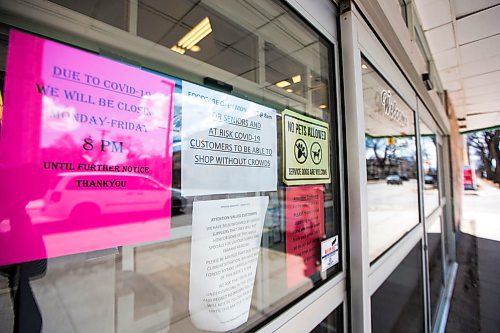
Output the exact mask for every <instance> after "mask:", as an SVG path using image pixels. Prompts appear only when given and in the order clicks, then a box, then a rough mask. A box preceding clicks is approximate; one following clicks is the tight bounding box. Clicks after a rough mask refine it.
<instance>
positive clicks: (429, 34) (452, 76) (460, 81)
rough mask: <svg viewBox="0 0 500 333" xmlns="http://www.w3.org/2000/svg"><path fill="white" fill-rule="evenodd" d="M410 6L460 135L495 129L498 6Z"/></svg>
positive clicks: (463, 1) (476, 2) (499, 105)
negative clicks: (446, 94)
mask: <svg viewBox="0 0 500 333" xmlns="http://www.w3.org/2000/svg"><path fill="white" fill-rule="evenodd" d="M414 2H415V4H416V7H417V11H418V14H419V18H420V19H421V21H422V26H423V28H424V30H425V36H426V38H427V42H428V44H429V48H430V50H431V53H432V57H433V60H434V64H435V65H436V68H437V70H438V72H439V77H440V79H441V82H442V84H443V87H444V89H446V90H447V91H448V96H449V99H450V101H451V103H452V104H453V107H454V109H455V114H456V115H457V117H459V118H464V117H466V116H467V117H466V118H467V120H466V121H464V122H461V124H462V123H465V124H466V125H467V128H466V129H462V131H467V130H471V129H481V128H486V127H491V126H497V125H500V0H414ZM447 5H448V8H447ZM450 14H451V21H450V23H448V20H449V19H450ZM482 113H484V114H485V115H482ZM475 114H481V115H475ZM470 115H474V116H473V117H469V116H470ZM470 119H473V121H472V120H470Z"/></svg>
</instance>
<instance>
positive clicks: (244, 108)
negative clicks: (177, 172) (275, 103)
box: [181, 81, 278, 196]
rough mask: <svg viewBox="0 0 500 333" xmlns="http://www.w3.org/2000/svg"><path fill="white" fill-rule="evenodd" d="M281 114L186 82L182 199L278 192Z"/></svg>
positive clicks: (184, 89) (183, 119)
mask: <svg viewBox="0 0 500 333" xmlns="http://www.w3.org/2000/svg"><path fill="white" fill-rule="evenodd" d="M276 156H277V147H276V111H275V110H273V109H270V108H268V107H265V106H262V105H259V104H256V103H253V102H250V101H247V100H244V99H241V98H238V97H234V96H231V95H228V94H225V93H221V92H218V91H214V90H211V89H208V88H205V87H201V86H198V85H195V84H192V83H189V82H186V81H183V82H182V158H181V166H182V195H184V196H191V195H208V194H221V193H244V192H259V191H276V189H277V177H278V176H277V158H276Z"/></svg>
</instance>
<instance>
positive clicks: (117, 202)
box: [43, 172, 186, 219]
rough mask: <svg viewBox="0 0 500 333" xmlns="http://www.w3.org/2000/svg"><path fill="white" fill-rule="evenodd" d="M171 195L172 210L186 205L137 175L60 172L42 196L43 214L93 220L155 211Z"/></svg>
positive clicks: (176, 195)
mask: <svg viewBox="0 0 500 333" xmlns="http://www.w3.org/2000/svg"><path fill="white" fill-rule="evenodd" d="M170 193H171V196H172V209H173V211H174V212H175V211H180V210H182V209H183V208H184V207H185V205H186V199H185V198H183V197H181V195H180V191H179V190H177V189H172V190H170V189H168V188H167V187H165V186H164V185H162V184H160V183H159V182H158V181H156V180H154V179H151V178H149V177H147V176H143V175H139V174H127V173H119V172H73V173H60V174H58V175H57V176H55V178H54V179H53V181H52V183H51V184H50V188H49V190H48V191H47V193H46V195H45V197H44V208H43V213H44V214H45V215H48V216H51V217H57V218H61V219H65V218H68V217H72V218H82V217H86V218H89V217H96V216H99V215H100V214H110V213H127V212H134V211H135V212H140V211H145V212H148V211H159V210H163V209H166V208H167V206H166V205H167V203H168V199H169V197H170Z"/></svg>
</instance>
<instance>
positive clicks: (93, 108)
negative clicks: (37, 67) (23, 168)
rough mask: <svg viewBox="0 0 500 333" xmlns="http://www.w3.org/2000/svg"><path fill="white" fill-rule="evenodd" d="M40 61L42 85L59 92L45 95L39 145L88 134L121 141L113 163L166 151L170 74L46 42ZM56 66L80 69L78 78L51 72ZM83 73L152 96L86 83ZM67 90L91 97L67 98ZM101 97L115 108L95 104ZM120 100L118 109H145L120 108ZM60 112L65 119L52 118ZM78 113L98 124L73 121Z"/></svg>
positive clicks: (78, 139) (78, 140) (79, 141)
mask: <svg viewBox="0 0 500 333" xmlns="http://www.w3.org/2000/svg"><path fill="white" fill-rule="evenodd" d="M42 64H43V66H42V73H41V80H42V82H43V84H45V85H52V86H54V87H57V88H58V90H59V94H58V96H51V97H49V96H44V97H43V110H42V119H43V122H42V132H41V140H40V141H41V148H50V147H53V148H57V147H54V146H55V145H56V144H57V142H59V141H60V140H64V139H63V138H66V139H67V140H71V139H72V140H73V142H74V144H77V145H78V146H82V145H83V143H84V141H83V140H84V138H88V137H89V136H90V137H92V139H93V140H94V143H95V142H98V141H99V142H100V140H107V141H116V142H123V153H122V154H111V155H112V156H110V160H109V161H108V162H109V163H112V164H119V163H123V162H125V161H126V159H127V154H128V153H129V152H133V153H134V154H136V155H138V156H139V157H141V158H146V157H149V156H154V155H156V156H163V157H164V156H165V155H166V153H167V151H166V147H167V132H168V131H169V130H170V129H169V128H168V124H169V122H170V121H169V119H168V112H169V108H170V103H171V101H170V99H171V96H170V94H169V93H170V86H169V85H168V84H169V83H168V81H167V80H165V79H170V77H166V76H165V75H159V74H158V73H155V72H152V71H149V70H144V69H141V68H136V67H132V66H129V65H124V64H121V63H119V62H116V61H113V60H110V59H106V58H103V57H100V56H96V55H93V54H89V53H87V52H84V51H80V50H77V49H73V48H70V47H66V46H63V45H60V44H57V43H53V42H50V41H45V43H44V52H43V56H42ZM56 66H57V67H61V68H69V69H71V70H74V71H76V72H79V73H80V79H79V80H73V79H68V78H61V77H56V76H54V73H53V68H55V67H56ZM86 73H88V74H91V75H94V76H96V77H97V76H98V77H100V78H101V82H102V81H104V80H109V81H111V82H117V83H121V82H123V83H125V84H128V85H130V86H134V87H135V88H136V90H137V89H142V90H144V91H147V92H149V93H150V94H143V95H142V96H141V95H140V94H138V93H136V94H127V93H120V92H119V91H118V90H111V89H105V88H102V87H103V86H102V84H101V85H98V86H95V85H91V84H86V83H85V82H86V81H85V79H84V74H86ZM65 91H69V92H79V93H81V94H82V95H83V96H84V97H83V99H84V100H87V101H88V98H89V96H91V98H92V100H91V102H89V103H85V102H82V101H77V100H71V99H70V98H66V95H65ZM165 92H167V93H165ZM99 98H103V99H106V100H113V102H114V104H113V107H106V106H101V105H99V103H98V100H99ZM119 103H123V104H121V107H123V105H125V104H126V105H127V106H128V107H132V106H134V107H141V108H147V111H146V112H139V113H138V112H131V111H126V110H123V109H120V108H121V107H120V106H119ZM63 112H66V115H67V116H66V117H64V118H57V117H54V115H57V114H61V113H63ZM82 115H83V116H84V117H88V119H91V117H95V119H96V124H90V123H86V122H78V121H76V120H75V116H78V117H80V116H82ZM102 121H104V123H102ZM119 121H121V122H129V123H133V124H134V125H135V126H136V127H137V126H138V125H139V126H140V127H141V128H142V129H144V126H145V127H146V129H147V132H144V131H137V130H130V129H124V128H119V127H118V122H119ZM68 135H69V137H70V138H71V139H69V138H68Z"/></svg>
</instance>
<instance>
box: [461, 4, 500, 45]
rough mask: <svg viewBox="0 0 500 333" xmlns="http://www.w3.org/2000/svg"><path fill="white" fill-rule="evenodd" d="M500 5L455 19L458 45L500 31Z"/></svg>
mask: <svg viewBox="0 0 500 333" xmlns="http://www.w3.org/2000/svg"><path fill="white" fill-rule="evenodd" d="M499 18H500V6H496V7H492V8H490V9H487V10H484V11H482V12H479V13H476V14H473V15H470V16H466V17H464V18H462V19H459V20H457V24H456V29H457V30H456V32H457V42H458V45H463V44H467V43H470V42H473V41H476V40H478V39H483V38H486V37H490V36H493V35H496V34H499V33H500V24H499V22H498V19H499Z"/></svg>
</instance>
